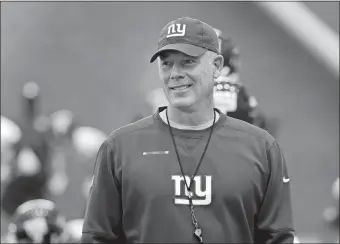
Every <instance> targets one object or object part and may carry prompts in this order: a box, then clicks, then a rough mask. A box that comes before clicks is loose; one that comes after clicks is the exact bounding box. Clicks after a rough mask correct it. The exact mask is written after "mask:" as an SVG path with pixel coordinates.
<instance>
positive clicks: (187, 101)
mask: <svg viewBox="0 0 340 244" xmlns="http://www.w3.org/2000/svg"><path fill="white" fill-rule="evenodd" d="M194 103H195V101H194V99H192V98H190V97H181V98H172V99H170V104H171V106H172V107H174V108H178V109H186V108H189V107H191V106H192V105H193V104H194Z"/></svg>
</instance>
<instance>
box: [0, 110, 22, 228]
mask: <svg viewBox="0 0 340 244" xmlns="http://www.w3.org/2000/svg"><path fill="white" fill-rule="evenodd" d="M21 135H22V133H21V129H20V128H19V126H18V125H17V124H16V123H14V122H13V121H12V120H10V119H9V118H7V117H5V116H3V115H1V202H2V198H3V193H4V190H5V189H6V187H7V185H8V183H9V182H10V179H11V175H12V168H13V167H12V165H11V164H13V162H14V158H15V145H16V144H17V143H18V142H19V141H20V139H21ZM9 217H10V216H8V214H7V213H6V212H5V211H1V233H4V231H5V229H7V224H8V219H9Z"/></svg>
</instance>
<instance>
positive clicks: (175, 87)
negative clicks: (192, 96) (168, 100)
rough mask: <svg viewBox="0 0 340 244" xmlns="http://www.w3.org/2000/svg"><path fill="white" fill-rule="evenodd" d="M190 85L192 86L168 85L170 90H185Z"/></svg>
mask: <svg viewBox="0 0 340 244" xmlns="http://www.w3.org/2000/svg"><path fill="white" fill-rule="evenodd" d="M190 87H192V85H181V86H174V87H170V90H172V91H186V90H188V89H189V88H190Z"/></svg>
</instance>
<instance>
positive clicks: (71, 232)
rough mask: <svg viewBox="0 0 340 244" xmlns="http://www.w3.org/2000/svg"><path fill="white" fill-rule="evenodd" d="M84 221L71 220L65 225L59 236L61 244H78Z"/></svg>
mask: <svg viewBox="0 0 340 244" xmlns="http://www.w3.org/2000/svg"><path fill="white" fill-rule="evenodd" d="M83 223H84V219H73V220H70V221H68V222H67V223H66V225H65V227H64V230H63V233H62V234H61V243H80V241H81V235H82V230H83Z"/></svg>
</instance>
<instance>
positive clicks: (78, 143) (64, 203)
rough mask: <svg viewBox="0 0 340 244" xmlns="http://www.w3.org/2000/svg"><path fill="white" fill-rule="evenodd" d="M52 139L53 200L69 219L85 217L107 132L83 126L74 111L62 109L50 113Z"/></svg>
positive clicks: (50, 190)
mask: <svg viewBox="0 0 340 244" xmlns="http://www.w3.org/2000/svg"><path fill="white" fill-rule="evenodd" d="M50 121H51V127H52V134H53V138H54V139H53V141H52V142H51V145H52V147H53V156H52V172H53V173H52V175H51V179H50V181H49V183H48V189H49V192H50V193H51V199H52V200H53V201H54V202H55V204H56V205H57V206H58V208H59V209H60V211H62V213H63V214H64V215H65V217H66V218H67V219H75V218H81V217H83V216H84V211H85V206H86V199H87V196H88V192H89V188H90V186H91V182H92V175H93V168H94V161H95V158H96V154H97V151H98V149H99V147H100V145H101V144H102V143H103V141H104V140H105V139H106V137H107V135H106V134H105V133H104V132H102V131H101V130H99V129H97V128H94V127H91V126H82V125H81V124H80V122H79V120H78V119H77V118H76V117H75V115H74V113H73V112H72V111H70V110H67V109H61V110H58V111H56V112H54V113H53V114H51V115H50Z"/></svg>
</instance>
